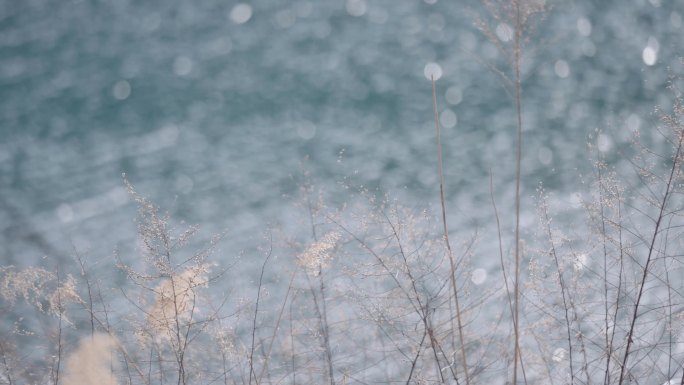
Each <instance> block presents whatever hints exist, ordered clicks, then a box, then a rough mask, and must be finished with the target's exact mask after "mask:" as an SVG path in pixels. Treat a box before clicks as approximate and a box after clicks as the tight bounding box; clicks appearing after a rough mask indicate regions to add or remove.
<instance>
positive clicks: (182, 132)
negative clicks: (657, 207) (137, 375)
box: [0, 0, 684, 265]
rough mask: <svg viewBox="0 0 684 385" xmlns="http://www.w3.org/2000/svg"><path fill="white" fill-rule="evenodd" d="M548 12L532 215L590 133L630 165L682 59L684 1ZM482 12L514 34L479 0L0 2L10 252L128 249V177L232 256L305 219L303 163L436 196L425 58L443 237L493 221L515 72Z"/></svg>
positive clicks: (392, 190)
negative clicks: (634, 135) (488, 32)
mask: <svg viewBox="0 0 684 385" xmlns="http://www.w3.org/2000/svg"><path fill="white" fill-rule="evenodd" d="M549 4H550V5H553V7H552V9H551V12H550V13H549V14H548V15H546V17H545V18H544V19H543V20H540V21H539V22H538V27H537V28H536V30H535V32H534V34H533V35H532V38H531V40H530V41H529V44H528V47H527V50H526V52H527V55H526V56H525V63H524V68H523V74H524V98H525V99H524V100H525V101H524V110H525V157H524V161H523V168H524V169H523V174H524V182H523V185H524V186H523V195H524V197H525V201H524V205H525V206H524V212H526V214H525V215H526V217H525V218H527V219H525V218H524V222H525V223H530V222H531V219H530V218H529V217H530V216H533V215H534V214H533V213H534V207H533V200H532V198H531V197H532V195H534V190H535V188H536V187H537V185H538V183H539V182H543V183H544V184H545V185H546V186H547V187H548V188H550V189H552V190H553V191H555V192H556V193H557V195H558V196H559V197H560V200H561V203H562V202H568V204H570V202H571V201H572V199H571V197H572V195H573V194H574V193H575V192H577V191H579V190H580V189H581V187H578V182H577V181H578V176H579V175H580V174H582V173H583V172H586V170H587V169H588V168H589V167H590V162H589V161H588V160H587V158H589V155H590V154H588V153H587V148H586V143H587V140H588V137H589V136H590V134H592V133H593V132H594V131H595V129H596V128H601V129H603V130H604V134H603V136H602V137H601V138H600V140H599V143H600V146H599V147H600V148H601V150H602V151H603V152H604V156H606V157H607V158H608V159H609V160H611V162H613V163H614V164H617V165H619V164H620V162H623V161H624V159H622V157H621V155H620V153H619V150H620V149H621V148H623V147H624V146H625V144H626V143H628V141H629V138H630V135H631V132H632V131H633V130H635V129H642V130H646V132H649V129H650V128H652V127H653V124H654V122H655V120H656V118H655V117H654V116H653V115H652V114H651V112H652V111H653V107H654V106H655V105H658V104H663V105H665V106H667V104H668V100H669V97H670V95H669V94H668V93H667V91H666V90H665V84H666V81H667V75H668V67H669V66H671V65H673V64H674V63H676V62H677V57H678V56H679V55H682V53H683V52H682V46H681V37H682V36H683V31H684V27H682V17H683V16H684V3H682V2H681V1H674V0H672V1H667V0H658V1H656V0H650V1H646V0H629V1H620V2H609V1H591V0H577V1H569V2H561V1H558V2H549ZM478 17H483V18H484V19H486V20H488V21H489V22H490V25H491V26H492V29H493V30H494V31H496V32H497V33H498V34H499V35H500V36H499V37H502V38H504V39H505V37H506V36H505V32H506V26H503V25H501V24H498V23H497V22H496V21H495V20H491V19H490V18H488V16H487V14H486V11H485V8H484V7H483V6H482V5H481V4H479V2H477V1H474V0H464V1H447V0H440V1H436V0H431V1H417V0H411V1H408V0H406V1H403V0H402V1H397V0H373V1H364V0H348V1H346V2H345V1H299V0H298V1H287V2H283V1H275V0H264V1H258V2H249V3H237V2H233V1H215V0H207V1H197V2H192V1H181V0H164V1H161V0H149V1H143V2H136V1H128V0H99V1H95V0H91V1H88V0H81V1H67V0H25V1H16V0H0V135H1V137H2V139H1V140H0V191H1V192H0V245H1V246H0V260H1V261H2V263H3V264H15V265H27V264H35V263H41V262H40V260H41V258H42V257H43V256H49V257H51V258H61V259H60V260H68V259H69V258H71V256H72V255H73V254H74V253H76V252H78V253H83V254H88V255H92V256H95V257H98V258H99V257H104V256H107V255H111V254H112V252H113V251H114V250H115V249H118V250H119V253H120V255H122V256H123V257H125V258H131V257H133V256H134V255H135V252H134V250H135V246H136V241H135V239H136V234H135V231H136V228H135V224H134V222H133V219H134V218H135V210H136V209H135V205H134V204H133V202H132V200H131V199H129V197H128V195H127V193H126V191H125V189H124V185H123V182H122V177H121V175H122V173H126V174H127V176H128V179H129V180H130V182H131V183H132V184H133V185H135V187H136V188H137V189H138V190H139V191H140V192H141V193H142V194H143V195H145V196H148V197H150V198H151V199H152V200H153V201H155V202H157V203H158V204H160V205H161V207H162V208H163V209H164V210H168V211H169V213H170V214H171V215H172V216H173V217H174V218H176V219H177V220H179V221H180V220H182V221H185V222H187V223H198V224H200V225H201V227H202V232H201V234H202V236H203V237H205V238H204V239H206V238H208V237H209V236H210V235H211V234H212V233H215V232H222V231H225V233H226V238H225V239H224V241H223V242H222V251H221V253H222V254H221V255H222V256H226V257H227V258H228V257H231V256H235V255H238V254H240V253H241V251H243V250H245V249H248V248H250V247H254V246H255V245H257V244H259V243H261V242H263V240H262V238H261V234H262V232H263V231H264V229H266V228H268V227H269V226H272V225H273V226H275V225H281V226H284V227H286V228H288V229H290V230H292V229H294V230H293V231H295V232H296V231H301V232H307V231H308V230H307V229H299V230H297V226H296V225H295V224H291V223H288V221H289V218H291V216H292V215H293V213H294V212H295V211H296V209H295V208H293V206H292V205H291V203H292V202H293V201H294V200H296V199H297V196H298V188H299V186H300V185H301V184H302V183H303V181H304V179H305V178H303V177H302V175H303V173H305V172H306V173H308V175H309V178H310V180H312V181H313V182H314V183H315V184H316V185H318V186H320V187H321V188H323V189H325V190H326V191H328V192H329V193H330V194H331V195H333V196H339V197H340V201H342V200H344V195H345V187H344V186H364V187H367V188H369V189H371V191H377V192H379V193H389V194H391V195H393V196H396V197H399V198H400V199H401V201H402V202H404V203H405V204H407V205H409V206H415V207H419V208H429V207H430V205H433V206H434V205H435V204H436V202H437V197H438V190H437V188H438V186H437V183H436V181H437V176H436V165H435V143H434V126H433V123H432V120H431V119H432V110H431V109H432V106H431V96H430V92H431V90H430V82H429V81H428V80H427V79H426V76H425V73H424V70H425V67H426V65H428V63H437V64H438V65H439V67H440V68H441V70H442V73H443V74H442V76H441V78H440V79H439V80H438V82H437V86H438V97H439V105H440V107H439V108H440V117H441V120H442V124H443V127H444V132H443V135H444V141H445V143H444V151H445V153H444V156H445V172H446V179H447V186H446V187H447V193H448V197H447V198H448V205H449V207H450V214H449V215H450V219H451V220H452V221H453V223H454V225H453V231H454V232H456V233H468V232H471V231H472V230H473V226H475V227H477V226H487V224H488V223H490V222H491V218H492V214H491V211H492V210H491V206H490V204H489V173H490V170H491V172H492V174H493V179H494V185H495V196H496V198H497V199H498V200H499V202H500V206H502V208H501V209H502V210H503V215H504V217H507V215H508V213H510V211H511V210H512V207H509V206H512V197H513V188H514V184H513V183H512V181H513V176H514V162H513V155H514V142H513V139H514V135H515V131H514V130H515V128H514V122H515V120H514V109H513V107H514V104H513V103H512V100H511V99H510V98H509V97H508V96H507V95H506V93H505V92H504V88H503V87H502V80H501V78H500V77H499V76H498V75H497V74H496V72H495V71H493V70H492V68H494V67H496V68H500V69H501V70H503V71H504V72H506V73H510V71H509V69H508V68H507V67H506V63H505V60H504V59H503V58H502V56H501V55H500V53H498V52H497V50H496V48H495V46H494V45H493V44H492V43H491V42H489V41H488V40H487V38H486V37H485V36H484V35H483V34H482V33H480V31H478V30H477V28H476V27H475V23H474V22H475V20H476V19H477V18H478ZM525 207H526V208H525ZM508 218H510V216H508ZM508 222H511V223H509V224H507V226H510V225H511V224H512V221H508ZM492 263H494V262H492ZM485 264H486V263H485Z"/></svg>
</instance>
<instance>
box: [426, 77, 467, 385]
mask: <svg viewBox="0 0 684 385" xmlns="http://www.w3.org/2000/svg"><path fill="white" fill-rule="evenodd" d="M431 81H432V110H433V113H434V115H435V129H436V131H437V169H438V173H439V201H440V204H441V206H442V225H443V227H444V242H445V243H446V247H447V252H448V253H449V264H450V267H451V271H450V272H449V278H450V280H451V289H452V290H453V292H454V304H455V305H456V321H457V322H458V339H459V342H460V344H461V360H462V364H463V373H464V374H465V379H466V385H470V374H469V373H468V360H467V358H466V351H465V341H464V338H463V324H462V320H461V307H460V305H459V301H458V286H457V285H456V261H454V254H453V252H452V251H451V243H450V242H449V229H448V227H447V220H446V204H445V203H444V172H443V167H442V138H441V130H440V125H439V114H438V113H437V90H436V88H437V87H436V86H435V77H434V76H432V77H431Z"/></svg>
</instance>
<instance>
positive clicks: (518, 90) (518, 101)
mask: <svg viewBox="0 0 684 385" xmlns="http://www.w3.org/2000/svg"><path fill="white" fill-rule="evenodd" d="M515 21H516V23H515V48H514V49H513V51H514V60H515V61H514V63H513V66H514V67H515V111H516V114H517V118H518V127H517V130H516V131H517V140H516V142H517V143H516V154H515V284H514V286H513V309H514V311H513V328H514V333H515V348H514V350H513V385H516V384H517V383H518V382H517V381H518V361H519V360H520V357H519V349H520V325H519V321H520V169H521V159H522V80H521V77H520V65H521V50H522V47H521V40H522V21H521V16H520V3H518V2H516V3H515Z"/></svg>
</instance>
